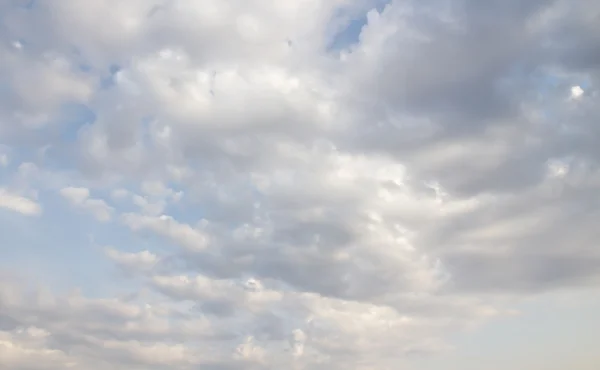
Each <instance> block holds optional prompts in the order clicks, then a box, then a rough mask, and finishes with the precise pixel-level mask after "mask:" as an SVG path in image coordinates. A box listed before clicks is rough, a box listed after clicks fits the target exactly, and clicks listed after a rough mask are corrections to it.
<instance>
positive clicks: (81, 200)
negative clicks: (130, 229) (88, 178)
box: [60, 187, 114, 222]
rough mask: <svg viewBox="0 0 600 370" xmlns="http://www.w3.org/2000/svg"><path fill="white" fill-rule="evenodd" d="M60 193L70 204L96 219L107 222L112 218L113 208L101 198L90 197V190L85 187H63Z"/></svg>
mask: <svg viewBox="0 0 600 370" xmlns="http://www.w3.org/2000/svg"><path fill="white" fill-rule="evenodd" d="M60 195H62V196H63V197H64V198H65V199H66V200H67V201H69V203H70V204H71V205H72V206H74V207H77V208H81V209H83V210H85V211H86V212H89V213H90V214H91V215H93V216H94V217H95V218H96V219H97V220H98V221H102V222H107V221H110V219H111V218H112V214H113V212H114V209H113V208H112V207H111V206H109V205H108V204H106V202H105V201H104V200H102V199H94V198H90V191H89V189H87V188H78V187H67V188H63V189H61V190H60Z"/></svg>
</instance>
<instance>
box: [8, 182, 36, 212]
mask: <svg viewBox="0 0 600 370" xmlns="http://www.w3.org/2000/svg"><path fill="white" fill-rule="evenodd" d="M0 207H2V208H5V209H8V210H11V211H14V212H18V213H22V214H24V215H27V216H35V215H39V214H40V213H42V207H41V206H40V205H39V204H38V203H37V202H35V201H33V200H31V199H29V198H25V197H23V196H20V195H18V194H14V193H11V192H9V191H8V190H7V189H4V188H0Z"/></svg>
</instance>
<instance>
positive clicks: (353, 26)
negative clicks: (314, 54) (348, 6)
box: [328, 0, 390, 51]
mask: <svg viewBox="0 0 600 370" xmlns="http://www.w3.org/2000/svg"><path fill="white" fill-rule="evenodd" d="M389 3H390V0H373V1H372V4H371V6H370V7H368V9H366V11H365V12H364V13H362V14H361V15H360V16H358V17H355V18H351V19H349V20H348V21H347V22H346V24H345V27H343V28H342V29H341V30H340V31H339V32H337V33H336V34H335V35H334V37H333V39H332V40H331V42H330V44H329V46H328V51H339V50H344V49H348V48H350V47H352V46H353V45H355V44H357V43H358V42H359V40H360V34H361V32H362V29H363V27H364V26H365V25H367V14H368V13H369V12H370V11H371V10H373V9H375V10H377V11H378V12H380V13H381V12H382V11H383V9H384V8H385V7H386V5H388V4H389ZM338 16H342V17H343V14H340V15H338Z"/></svg>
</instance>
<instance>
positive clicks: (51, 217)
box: [0, 191, 132, 296]
mask: <svg viewBox="0 0 600 370" xmlns="http://www.w3.org/2000/svg"><path fill="white" fill-rule="evenodd" d="M39 201H40V203H41V205H42V208H43V212H42V214H41V215H40V216H37V217H35V216H33V217H32V216H29V217H27V216H22V215H19V214H16V213H14V212H12V213H11V214H7V213H6V211H2V212H1V213H0V219H1V220H2V222H0V234H1V235H2V243H0V254H1V255H2V256H3V258H2V260H1V261H0V266H1V267H2V268H3V269H10V268H11V266H19V271H16V272H17V273H19V274H27V275H29V276H30V277H32V278H33V279H35V280H37V281H39V282H42V283H44V284H47V285H49V286H52V287H53V288H55V289H59V290H61V291H67V290H70V289H71V288H72V287H77V288H80V289H81V290H82V291H85V292H86V294H90V295H92V296H102V295H103V294H104V293H106V292H109V291H111V290H112V285H113V284H112V283H111V282H110V281H109V280H106V279H105V277H106V276H110V275H111V274H112V271H113V270H114V265H113V263H112V262H111V261H110V260H109V259H108V258H106V256H105V255H104V251H103V248H101V246H100V245H97V244H95V243H94V242H93V239H92V236H94V235H102V236H103V239H108V240H107V241H106V242H110V241H113V242H116V241H119V242H120V243H122V244H126V245H125V247H127V246H130V247H131V245H132V243H131V240H129V239H130V238H124V236H125V235H127V234H126V233H123V235H114V234H115V230H114V228H112V227H110V226H109V225H108V224H100V223H98V222H96V220H95V219H93V218H92V216H88V215H82V214H81V213H79V212H78V211H75V210H73V209H72V207H71V206H70V205H69V204H68V203H67V201H66V200H65V199H63V198H62V197H61V196H60V195H59V194H57V193H56V192H54V191H41V192H40V194H39ZM32 230H33V231H32ZM73 230H78V232H76V233H74V232H73ZM121 247H122V246H121V245H119V248H121Z"/></svg>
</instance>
